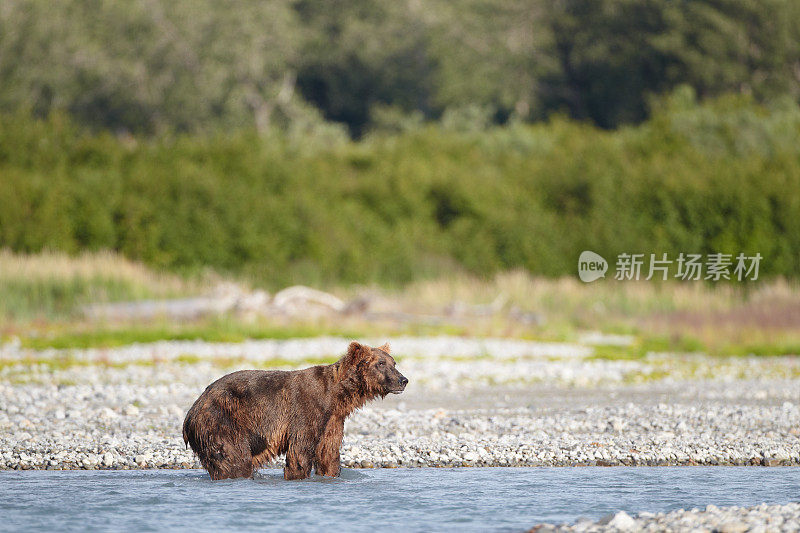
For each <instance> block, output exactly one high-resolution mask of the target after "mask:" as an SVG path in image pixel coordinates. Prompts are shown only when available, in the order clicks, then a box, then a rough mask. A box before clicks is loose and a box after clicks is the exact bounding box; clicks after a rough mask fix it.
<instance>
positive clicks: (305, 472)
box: [183, 342, 408, 479]
mask: <svg viewBox="0 0 800 533" xmlns="http://www.w3.org/2000/svg"><path fill="white" fill-rule="evenodd" d="M407 383H408V380H407V379H406V378H405V377H404V376H403V375H402V374H401V373H400V372H399V371H398V370H397V369H396V368H395V361H394V359H393V358H392V357H391V356H390V355H389V345H388V344H384V345H383V346H381V347H380V348H370V347H369V346H366V345H363V344H359V343H357V342H352V343H350V346H349V347H348V349H347V354H345V356H344V357H342V358H341V359H340V360H339V361H337V362H335V363H333V364H331V365H320V366H313V367H311V368H306V369H303V370H293V371H281V370H240V371H239V372H233V373H231V374H228V375H226V376H223V377H222V378H220V379H218V380H217V381H215V382H214V383H212V384H211V385H209V386H208V387H207V388H206V390H205V391H204V392H203V394H201V395H200V397H199V398H198V399H197V401H195V402H194V405H192V407H191V409H189V412H188V413H187V414H186V420H184V422H183V440H184V442H185V443H187V444H188V445H189V446H191V447H192V450H193V451H194V453H195V454H197V456H198V457H199V458H200V463H201V464H202V465H203V467H204V468H205V469H206V470H207V471H208V473H209V475H210V476H211V479H226V478H239V477H252V475H253V472H254V471H255V470H257V469H258V468H259V467H260V466H262V465H263V464H265V463H267V462H269V461H271V460H272V459H273V458H275V457H277V456H279V455H282V454H286V467H285V468H284V470H283V477H284V478H286V479H304V478H307V477H309V476H310V475H311V468H312V466H313V467H314V468H315V469H316V472H317V474H320V475H323V476H334V477H335V476H338V475H339V471H340V464H339V450H340V448H341V445H342V437H343V435H344V421H345V419H346V418H347V417H348V416H349V415H350V413H352V412H353V411H354V410H356V409H358V408H360V407H361V406H363V405H364V404H365V403H366V402H367V401H369V400H372V399H374V398H377V397H381V398H383V397H384V396H386V395H387V394H389V393H397V394H399V393H400V392H402V391H403V389H405V386H406V384H407Z"/></svg>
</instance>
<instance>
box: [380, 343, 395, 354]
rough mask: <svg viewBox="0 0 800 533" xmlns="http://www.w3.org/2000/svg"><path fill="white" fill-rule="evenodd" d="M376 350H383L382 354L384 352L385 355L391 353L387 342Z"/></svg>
mask: <svg viewBox="0 0 800 533" xmlns="http://www.w3.org/2000/svg"><path fill="white" fill-rule="evenodd" d="M378 349H379V350H383V351H384V352H386V353H392V349H391V348H389V343H388V342H386V343H384V345H383V346H381V347H380V348H378Z"/></svg>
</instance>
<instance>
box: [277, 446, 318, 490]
mask: <svg viewBox="0 0 800 533" xmlns="http://www.w3.org/2000/svg"><path fill="white" fill-rule="evenodd" d="M313 461H314V443H313V442H310V441H308V440H306V439H295V440H294V441H293V442H290V443H289V449H288V450H287V451H286V466H285V467H284V469H283V478H284V479H289V480H292V479H305V478H307V477H309V476H311V466H312V464H313Z"/></svg>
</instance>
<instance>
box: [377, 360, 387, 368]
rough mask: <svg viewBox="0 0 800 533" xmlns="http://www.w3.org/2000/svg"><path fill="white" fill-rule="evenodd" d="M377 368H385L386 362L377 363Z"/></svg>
mask: <svg viewBox="0 0 800 533" xmlns="http://www.w3.org/2000/svg"><path fill="white" fill-rule="evenodd" d="M378 366H380V367H384V366H386V361H378Z"/></svg>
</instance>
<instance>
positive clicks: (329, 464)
mask: <svg viewBox="0 0 800 533" xmlns="http://www.w3.org/2000/svg"><path fill="white" fill-rule="evenodd" d="M343 437H344V421H343V420H338V419H334V418H331V419H330V420H329V421H328V424H327V425H326V426H325V431H323V433H322V436H321V437H320V439H319V442H318V443H317V450H316V453H315V454H314V464H315V465H316V469H317V474H319V475H320V476H330V477H338V476H339V472H340V471H341V461H340V459H339V450H340V449H341V447H342V438H343Z"/></svg>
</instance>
